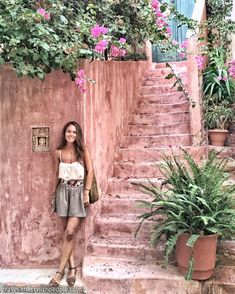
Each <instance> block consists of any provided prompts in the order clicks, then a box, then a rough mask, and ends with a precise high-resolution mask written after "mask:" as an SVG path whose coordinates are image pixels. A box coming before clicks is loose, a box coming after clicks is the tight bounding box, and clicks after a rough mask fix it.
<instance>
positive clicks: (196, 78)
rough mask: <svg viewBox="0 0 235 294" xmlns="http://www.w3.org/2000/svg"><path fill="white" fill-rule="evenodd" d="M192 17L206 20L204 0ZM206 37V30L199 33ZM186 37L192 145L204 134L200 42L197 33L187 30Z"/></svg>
mask: <svg viewBox="0 0 235 294" xmlns="http://www.w3.org/2000/svg"><path fill="white" fill-rule="evenodd" d="M192 18H193V19H194V20H196V21H198V22H199V23H200V24H202V23H203V22H204V21H206V5H205V0H197V2H196V3H195V7H194V10H193V16H192ZM202 36H203V37H206V32H203V33H201V32H200V37H202ZM187 38H188V40H189V46H188V61H187V67H188V91H189V97H190V102H194V103H195V107H192V103H190V121H191V134H192V145H194V146H199V145H201V144H203V141H204V138H205V134H204V127H203V117H202V107H201V102H202V75H201V72H200V71H199V70H198V67H197V63H196V59H195V57H196V56H197V55H198V54H200V47H201V45H202V43H201V42H200V41H199V40H198V38H199V35H195V34H193V33H192V32H191V31H189V32H188V34H187Z"/></svg>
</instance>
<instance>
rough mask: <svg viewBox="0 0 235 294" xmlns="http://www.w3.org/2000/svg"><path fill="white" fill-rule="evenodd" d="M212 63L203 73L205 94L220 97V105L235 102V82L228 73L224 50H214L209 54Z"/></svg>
mask: <svg viewBox="0 0 235 294" xmlns="http://www.w3.org/2000/svg"><path fill="white" fill-rule="evenodd" d="M209 58H210V63H209V65H208V67H207V68H206V69H205V71H204V72H203V94H204V95H209V96H210V97H212V96H213V95H218V103H220V102H222V101H224V100H227V101H229V102H230V103H233V102H234V94H235V93H234V89H235V82H234V80H233V79H232V77H230V75H229V73H228V66H227V65H225V62H226V60H225V54H224V49H223V48H218V49H214V50H213V51H211V52H210V53H209Z"/></svg>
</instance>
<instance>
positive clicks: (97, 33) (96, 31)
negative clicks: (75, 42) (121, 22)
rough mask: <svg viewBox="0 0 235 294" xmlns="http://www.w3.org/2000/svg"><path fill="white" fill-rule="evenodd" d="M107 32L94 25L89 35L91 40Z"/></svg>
mask: <svg viewBox="0 0 235 294" xmlns="http://www.w3.org/2000/svg"><path fill="white" fill-rule="evenodd" d="M108 31H109V30H108V28H106V27H102V26H99V25H96V26H94V27H93V28H92V29H91V35H92V37H93V38H99V37H100V36H101V35H105V34H107V33H108Z"/></svg>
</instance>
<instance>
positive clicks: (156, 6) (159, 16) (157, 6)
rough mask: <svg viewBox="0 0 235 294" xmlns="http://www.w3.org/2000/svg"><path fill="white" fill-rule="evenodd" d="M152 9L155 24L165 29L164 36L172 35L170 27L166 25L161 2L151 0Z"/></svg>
mask: <svg viewBox="0 0 235 294" xmlns="http://www.w3.org/2000/svg"><path fill="white" fill-rule="evenodd" d="M151 5H152V9H153V10H154V12H155V15H156V24H157V26H158V28H159V29H165V36H166V37H167V38H170V37H171V35H172V32H171V28H170V27H169V25H168V18H167V16H166V14H165V13H163V12H161V3H160V2H159V1H158V0H152V4H151Z"/></svg>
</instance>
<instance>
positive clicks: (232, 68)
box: [228, 59, 235, 79]
mask: <svg viewBox="0 0 235 294" xmlns="http://www.w3.org/2000/svg"><path fill="white" fill-rule="evenodd" d="M228 72H229V75H230V76H231V77H232V78H233V79H235V59H234V60H232V61H231V62H230V63H229V69H228Z"/></svg>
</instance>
